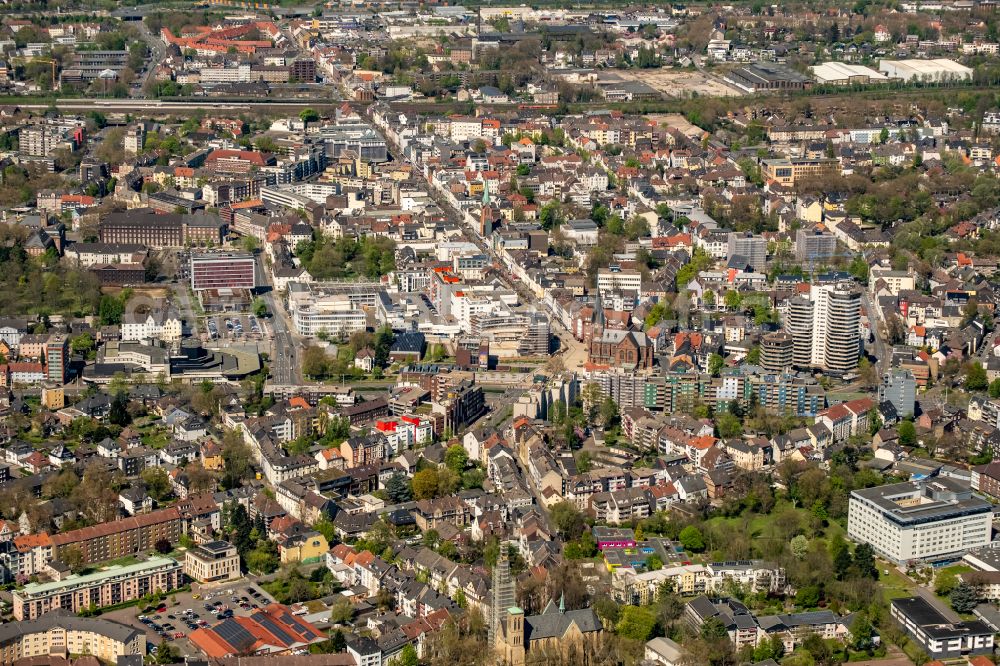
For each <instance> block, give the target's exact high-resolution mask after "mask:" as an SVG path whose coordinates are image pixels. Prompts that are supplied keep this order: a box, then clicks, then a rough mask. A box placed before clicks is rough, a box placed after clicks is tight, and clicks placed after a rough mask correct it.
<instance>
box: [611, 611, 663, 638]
mask: <svg viewBox="0 0 1000 666" xmlns="http://www.w3.org/2000/svg"><path fill="white" fill-rule="evenodd" d="M654 629H656V614H655V613H654V612H653V610H652V609H651V608H649V607H645V606H625V607H624V608H622V609H621V616H620V618H619V620H618V624H616V625H615V633H617V634H618V635H619V636H622V637H623V638H628V639H631V640H634V641H640V642H645V641H648V640H649V639H650V637H652V635H653V630H654Z"/></svg>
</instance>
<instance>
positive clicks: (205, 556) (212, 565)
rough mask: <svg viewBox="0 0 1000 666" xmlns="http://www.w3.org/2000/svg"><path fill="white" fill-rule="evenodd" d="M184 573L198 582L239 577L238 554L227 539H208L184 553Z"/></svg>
mask: <svg viewBox="0 0 1000 666" xmlns="http://www.w3.org/2000/svg"><path fill="white" fill-rule="evenodd" d="M184 573H185V574H187V575H188V576H189V577H191V578H193V579H194V580H196V581H198V582H199V583H208V582H212V581H218V580H235V579H237V578H239V577H240V555H239V553H238V552H236V546H234V545H233V544H231V543H229V542H227V541H209V542H208V543H203V544H202V545H200V546H198V547H197V548H191V549H189V550H188V551H187V553H185V554H184Z"/></svg>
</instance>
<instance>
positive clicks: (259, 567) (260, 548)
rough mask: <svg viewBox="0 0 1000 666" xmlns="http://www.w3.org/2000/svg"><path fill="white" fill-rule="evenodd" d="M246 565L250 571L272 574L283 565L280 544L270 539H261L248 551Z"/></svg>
mask: <svg viewBox="0 0 1000 666" xmlns="http://www.w3.org/2000/svg"><path fill="white" fill-rule="evenodd" d="M246 565H247V568H248V569H249V570H250V571H253V572H255V573H259V574H270V573H274V572H275V571H277V570H278V567H279V566H281V557H280V556H279V555H278V546H277V544H275V543H274V542H273V541H271V540H269V539H261V540H260V541H258V542H257V546H256V548H254V549H253V550H251V551H250V552H249V553H247V556H246Z"/></svg>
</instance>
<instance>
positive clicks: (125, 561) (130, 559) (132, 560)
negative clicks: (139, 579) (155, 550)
mask: <svg viewBox="0 0 1000 666" xmlns="http://www.w3.org/2000/svg"><path fill="white" fill-rule="evenodd" d="M139 561H140V560H139V558H138V557H136V556H135V555H126V556H125V557H119V558H118V559H117V560H111V561H109V562H102V563H101V566H100V567H98V568H100V569H107V568H108V567H127V566H128V565H130V564H138V563H139Z"/></svg>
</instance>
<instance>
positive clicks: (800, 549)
mask: <svg viewBox="0 0 1000 666" xmlns="http://www.w3.org/2000/svg"><path fill="white" fill-rule="evenodd" d="M788 546H789V548H790V550H791V551H792V557H794V558H795V559H797V560H804V559H805V558H806V555H808V554H809V539H808V538H807V537H806V536H805V535H804V534H797V535H796V536H794V537H792V540H791V542H790V543H789V544H788Z"/></svg>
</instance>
